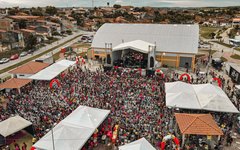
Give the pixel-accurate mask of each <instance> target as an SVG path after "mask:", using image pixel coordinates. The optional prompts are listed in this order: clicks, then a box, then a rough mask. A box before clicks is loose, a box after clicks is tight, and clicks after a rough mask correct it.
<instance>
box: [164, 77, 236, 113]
mask: <svg viewBox="0 0 240 150" xmlns="http://www.w3.org/2000/svg"><path fill="white" fill-rule="evenodd" d="M165 88H166V105H167V106H168V107H177V108H183V109H201V110H209V111H217V112H230V113H238V112H239V111H238V110H237V108H236V107H235V106H234V105H233V104H232V102H231V100H230V99H229V98H228V96H227V95H226V94H225V93H224V91H223V90H222V89H221V88H220V87H218V86H215V85H212V84H199V85H191V84H187V83H184V82H180V81H178V82H172V83H166V84H165Z"/></svg>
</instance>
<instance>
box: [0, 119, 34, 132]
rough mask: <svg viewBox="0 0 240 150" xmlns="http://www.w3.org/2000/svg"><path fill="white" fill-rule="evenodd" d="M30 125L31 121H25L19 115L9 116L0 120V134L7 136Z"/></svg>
mask: <svg viewBox="0 0 240 150" xmlns="http://www.w3.org/2000/svg"><path fill="white" fill-rule="evenodd" d="M31 125H32V123H31V122H30V121H27V120H25V119H24V118H22V117H20V116H14V117H10V118H8V119H6V120H4V121H2V122H0V134H1V135H2V136H3V137H7V136H9V135H11V134H14V133H16V132H18V131H21V130H22V129H24V128H26V127H28V126H31Z"/></svg>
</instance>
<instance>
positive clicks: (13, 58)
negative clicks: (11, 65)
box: [10, 54, 19, 60]
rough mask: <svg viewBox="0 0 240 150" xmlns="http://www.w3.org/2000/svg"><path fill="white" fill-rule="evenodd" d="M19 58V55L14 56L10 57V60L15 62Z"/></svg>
mask: <svg viewBox="0 0 240 150" xmlns="http://www.w3.org/2000/svg"><path fill="white" fill-rule="evenodd" d="M18 58H19V55H18V54H14V55H12V56H11V57H10V60H15V59H18Z"/></svg>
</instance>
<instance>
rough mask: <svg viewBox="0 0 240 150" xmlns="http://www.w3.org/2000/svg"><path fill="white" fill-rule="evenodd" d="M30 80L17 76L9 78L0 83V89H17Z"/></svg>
mask: <svg viewBox="0 0 240 150" xmlns="http://www.w3.org/2000/svg"><path fill="white" fill-rule="evenodd" d="M31 81H32V80H30V79H19V78H11V79H9V80H7V81H6V82H4V83H1V84H0V89H19V88H21V87H23V86H24V85H26V84H28V83H30V82H31Z"/></svg>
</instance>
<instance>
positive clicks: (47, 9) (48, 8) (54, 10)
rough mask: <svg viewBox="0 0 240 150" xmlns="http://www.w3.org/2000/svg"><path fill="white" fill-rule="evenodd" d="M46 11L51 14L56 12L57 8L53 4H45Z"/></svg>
mask: <svg viewBox="0 0 240 150" xmlns="http://www.w3.org/2000/svg"><path fill="white" fill-rule="evenodd" d="M46 13H47V14H49V15H51V16H53V15H55V14H56V13H57V8H56V7H54V6H47V7H46Z"/></svg>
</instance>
